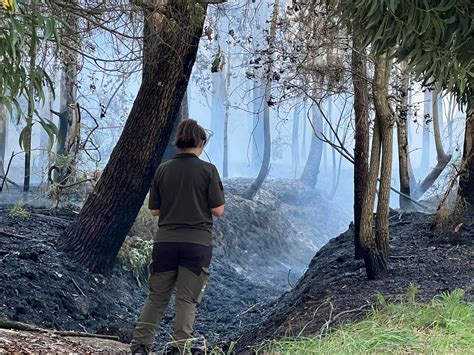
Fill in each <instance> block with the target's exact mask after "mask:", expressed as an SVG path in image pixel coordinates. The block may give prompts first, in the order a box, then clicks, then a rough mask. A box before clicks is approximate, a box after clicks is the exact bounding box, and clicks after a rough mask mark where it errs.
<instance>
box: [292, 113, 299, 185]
mask: <svg viewBox="0 0 474 355" xmlns="http://www.w3.org/2000/svg"><path fill="white" fill-rule="evenodd" d="M299 110H300V106H299V105H295V106H294V107H293V129H292V132H291V158H292V159H291V162H292V166H293V171H294V173H295V175H294V177H295V178H296V176H297V175H296V174H297V172H298V168H299V165H300V151H299V134H300V132H299V123H300V112H299Z"/></svg>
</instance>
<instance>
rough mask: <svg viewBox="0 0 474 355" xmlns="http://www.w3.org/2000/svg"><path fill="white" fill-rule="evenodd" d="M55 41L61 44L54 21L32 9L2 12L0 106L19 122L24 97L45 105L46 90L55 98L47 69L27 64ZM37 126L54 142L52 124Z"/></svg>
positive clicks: (14, 8) (47, 122)
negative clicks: (20, 101)
mask: <svg viewBox="0 0 474 355" xmlns="http://www.w3.org/2000/svg"><path fill="white" fill-rule="evenodd" d="M52 38H54V39H55V40H56V43H57V42H58V36H57V31H56V21H55V19H54V18H53V17H49V16H45V15H42V14H41V13H40V12H39V11H34V9H33V8H32V6H31V5H29V6H27V5H24V4H17V5H16V6H14V7H12V6H9V7H6V8H3V9H0V48H1V51H0V58H1V60H0V103H1V104H3V105H5V107H6V108H7V109H8V110H9V111H10V112H12V111H13V109H15V110H14V111H16V114H17V116H18V122H19V120H20V118H21V117H22V116H23V110H22V108H21V106H20V104H19V98H20V97H22V96H25V97H26V99H27V100H28V102H30V103H32V104H35V103H36V102H39V103H40V104H44V102H45V94H44V88H48V89H49V90H50V91H51V92H52V93H53V94H54V90H53V83H52V81H51V79H50V77H49V76H48V74H47V72H46V71H45V69H44V68H42V67H41V66H39V65H36V64H35V65H34V66H33V67H30V66H29V64H28V63H29V61H28V59H29V58H30V57H31V56H32V54H34V53H36V51H37V50H38V48H40V46H41V45H42V44H43V43H46V42H47V41H49V40H51V39H52ZM29 88H31V89H30V90H29ZM38 122H39V123H40V124H41V125H42V126H43V127H44V128H45V130H46V131H47V132H48V134H49V135H50V139H51V134H54V128H53V125H52V124H51V122H49V121H46V120H44V119H40V120H39V121H38ZM21 142H23V140H22V141H21Z"/></svg>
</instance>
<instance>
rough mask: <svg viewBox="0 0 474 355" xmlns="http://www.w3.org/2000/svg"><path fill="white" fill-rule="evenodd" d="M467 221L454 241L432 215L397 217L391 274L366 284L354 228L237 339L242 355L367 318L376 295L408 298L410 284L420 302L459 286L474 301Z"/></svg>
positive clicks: (473, 253) (472, 243)
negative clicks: (265, 344) (435, 226)
mask: <svg viewBox="0 0 474 355" xmlns="http://www.w3.org/2000/svg"><path fill="white" fill-rule="evenodd" d="M472 222H473V221H471V223H466V224H465V225H464V226H463V227H462V228H461V230H460V231H459V232H458V233H455V234H452V235H451V236H450V238H449V239H448V238H447V237H443V236H439V235H435V234H434V233H433V230H432V226H433V216H432V215H427V214H423V213H419V212H414V213H406V214H395V215H393V216H392V217H391V225H390V260H389V262H390V272H389V274H388V275H387V276H386V277H385V278H384V279H381V280H374V281H368V280H367V278H366V274H365V269H364V266H363V262H362V261H356V260H354V259H353V257H352V253H353V233H352V230H351V229H349V230H348V231H346V232H344V233H343V234H341V235H340V236H338V237H337V238H334V239H332V240H331V241H329V243H327V244H326V245H325V246H324V247H323V248H321V250H319V251H318V253H317V254H316V255H315V257H314V258H313V260H312V261H311V263H310V266H309V268H308V270H307V271H306V272H305V274H304V276H303V277H302V278H301V279H300V280H299V281H298V284H297V285H296V286H295V287H294V289H293V290H292V291H291V292H288V293H286V294H284V295H283V296H281V297H280V298H279V300H278V301H277V302H276V303H275V304H274V308H273V311H271V312H269V314H267V316H266V317H265V319H263V320H262V322H261V323H260V324H259V325H258V326H257V327H255V328H254V329H252V331H250V332H245V333H244V334H243V335H241V336H240V337H239V342H238V348H237V349H238V351H239V352H241V353H249V352H250V351H249V349H251V348H252V347H255V346H256V345H258V344H261V343H262V342H263V341H264V340H267V339H275V338H281V337H285V336H294V335H308V334H319V333H321V332H322V331H324V330H325V329H326V328H327V327H328V326H330V327H331V328H332V327H336V326H339V325H341V324H342V323H344V322H347V321H354V320H358V319H361V318H362V317H363V313H364V310H365V309H367V308H368V307H366V306H367V305H369V304H374V303H375V298H376V297H375V296H376V293H377V292H380V293H382V294H383V295H384V297H385V298H386V299H387V300H398V299H400V298H401V297H402V296H403V295H406V292H407V289H408V287H409V285H410V284H415V285H418V286H419V290H418V293H417V297H418V300H419V301H421V302H428V301H429V300H430V299H432V298H433V297H434V296H435V295H437V294H440V293H442V292H447V291H451V290H454V289H457V288H461V289H464V290H465V291H466V295H465V298H466V300H469V301H474V282H473V280H474V239H473V235H474V223H472Z"/></svg>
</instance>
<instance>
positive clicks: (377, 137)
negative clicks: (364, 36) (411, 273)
mask: <svg viewBox="0 0 474 355" xmlns="http://www.w3.org/2000/svg"><path fill="white" fill-rule="evenodd" d="M385 61H386V60H385V59H384V58H381V57H377V59H376V61H375V74H374V80H373V91H374V104H375V107H376V114H375V124H374V133H373V137H372V148H371V155H370V165H369V174H368V179H367V183H366V185H365V192H364V199H363V202H362V213H361V221H360V241H361V247H362V254H363V258H364V262H365V269H366V273H367V277H368V278H369V280H373V279H375V278H378V277H381V276H382V275H383V274H385V273H386V272H387V268H388V266H387V256H386V255H384V254H383V250H380V249H379V246H383V245H384V243H383V241H382V240H379V241H378V242H376V241H375V239H374V237H373V228H372V224H373V210H374V203H375V191H376V189H377V177H378V175H379V170H380V156H381V149H382V144H383V145H384V146H386V145H387V141H383V138H382V130H383V129H384V128H385V126H383V125H384V123H383V122H381V120H382V119H383V116H382V115H381V114H382V112H381V111H380V109H381V107H383V105H384V104H383V103H382V101H384V100H385V101H386V100H387V95H386V93H387V88H386V87H385V86H384V84H385V83H386V78H387V76H388V73H386V71H387V70H386V69H387V68H386V66H385ZM385 162H386V159H385ZM385 172H386V171H385ZM385 184H386V181H385V180H384V186H385ZM380 202H381V200H380V197H379V203H380ZM382 202H384V201H382ZM380 208H381V209H382V210H381V211H380V212H382V213H383V212H384V208H383V207H382V206H381V207H380ZM378 209H379V208H378ZM377 224H378V227H379V228H380V230H382V229H383V228H384V225H383V223H381V222H377ZM379 236H383V235H381V234H380V231H379Z"/></svg>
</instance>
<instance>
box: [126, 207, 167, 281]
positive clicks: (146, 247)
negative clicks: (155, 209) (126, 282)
mask: <svg viewBox="0 0 474 355" xmlns="http://www.w3.org/2000/svg"><path fill="white" fill-rule="evenodd" d="M147 206H148V198H146V199H145V201H144V203H143V206H142V208H141V209H140V211H139V212H138V216H137V218H136V219H135V223H134V224H133V227H132V229H131V230H130V233H129V235H128V236H127V238H126V239H125V242H124V243H123V245H122V248H121V249H120V251H119V254H118V259H119V262H120V263H121V264H122V265H123V266H124V267H125V268H127V269H128V270H130V271H132V273H133V276H134V277H135V279H136V280H137V283H138V284H139V285H141V284H142V283H144V281H145V275H146V273H145V270H146V267H147V265H148V264H149V263H150V261H151V252H152V250H153V238H154V236H155V234H156V231H157V230H158V222H157V220H156V218H154V217H153V216H152V215H151V214H150V210H149V209H148V207H147Z"/></svg>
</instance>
